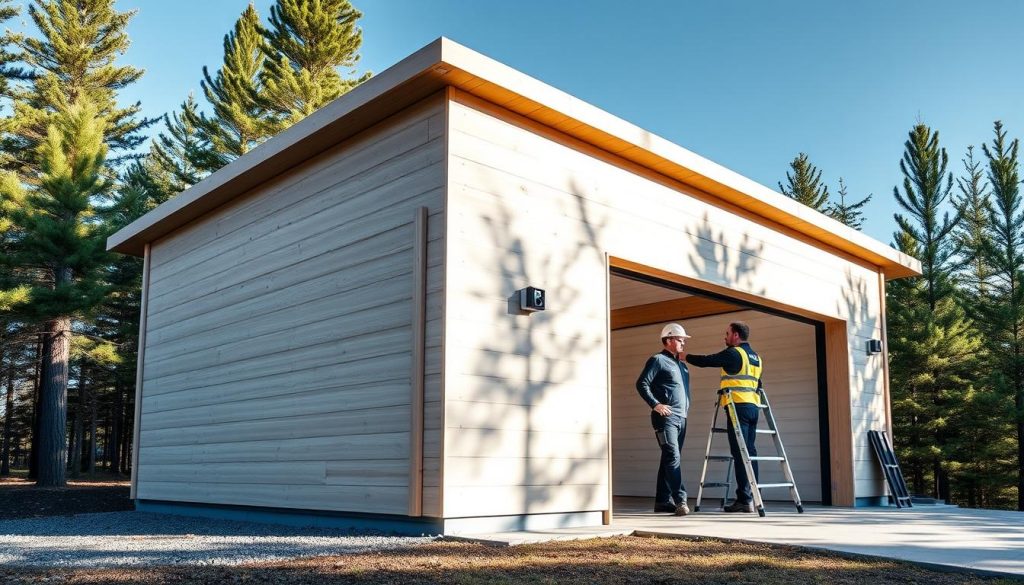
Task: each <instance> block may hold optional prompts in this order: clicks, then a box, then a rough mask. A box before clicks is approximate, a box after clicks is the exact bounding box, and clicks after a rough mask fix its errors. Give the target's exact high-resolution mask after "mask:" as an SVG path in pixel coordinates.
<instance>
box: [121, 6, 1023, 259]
mask: <svg viewBox="0 0 1024 585" xmlns="http://www.w3.org/2000/svg"><path fill="white" fill-rule="evenodd" d="M353 3H354V4H355V5H356V7H357V8H359V9H360V10H362V11H363V13H364V17H363V19H362V20H361V21H360V25H361V27H362V28H363V36H364V42H363V48H362V61H361V62H360V67H359V70H360V71H364V70H371V71H374V72H378V73H379V72H381V71H383V70H384V69H386V68H387V67H388V66H390V65H392V64H394V63H395V62H397V61H399V60H400V59H402V58H403V57H405V56H406V55H408V54H409V53H411V52H413V51H415V50H416V49H418V48H420V47H422V46H423V45H425V44H427V43H429V42H430V41H432V40H433V39H435V38H437V37H439V36H442V35H443V36H447V37H449V38H451V39H453V40H455V41H457V42H459V43H462V44H464V45H467V46H469V47H470V48H472V49H475V50H477V51H479V52H481V53H484V54H486V55H488V56H490V57H493V58H495V59H497V60H499V61H502V62H504V63H506V64H508V65H510V66H512V67H514V68H516V69H519V70H520V71H523V72H525V73H527V74H529V75H531V76H533V77H536V78H538V79H541V80H542V81H545V82H546V83H548V84H550V85H553V86H555V87H557V88H559V89H562V90H564V91H567V92H569V93H571V94H573V95H575V96H577V97H579V98H581V99H583V100H585V101H588V102H590V103H592V104H594V105H596V106H598V107H600V108H602V109H604V110H607V111H609V112H611V113H613V114H615V115H617V116H619V117H621V118H624V119H625V120H628V121H629V122H632V123H634V124H636V125H638V126H640V127H642V128H644V129H647V130H650V131H652V132H654V133H656V134H658V135H660V136H663V137H664V138H667V139H669V140H671V141H673V142H676V143H678V144H680V145H682V146H684V147H686V148H688V149H690V150H692V151H694V152H696V153H698V154H700V155H702V156H705V157H707V158H709V159H711V160H713V161H716V162H718V163H720V164H723V165H725V166H727V167H729V168H731V169H733V170H735V171H737V172H739V173H741V174H743V175H746V176H748V177H750V178H752V179H754V180H756V181H758V182H760V183H762V184H764V185H767V186H769V187H772V188H774V189H777V185H776V183H777V182H778V181H779V180H781V179H783V178H784V177H785V172H786V171H787V170H788V164H789V162H790V161H791V160H792V158H793V157H794V156H795V155H796V154H797V153H798V152H801V151H803V152H806V153H807V154H808V155H809V156H810V157H811V160H812V162H814V163H815V164H816V165H817V166H818V167H819V168H820V169H822V170H823V171H824V172H823V178H824V179H825V180H826V181H827V182H828V184H829V185H830V186H831V189H832V190H833V191H834V190H835V187H836V183H837V181H838V178H839V177H840V176H842V177H843V178H844V179H845V181H846V183H847V185H848V186H849V189H850V193H851V195H853V196H856V197H858V198H859V197H863V196H864V195H866V194H868V193H873V194H874V199H872V201H871V203H869V204H868V207H867V213H868V216H869V219H868V222H867V224H866V226H865V232H866V233H867V234H869V235H871V236H873V237H875V238H877V239H880V240H882V241H883V242H886V243H889V242H890V241H891V234H892V232H893V231H894V229H895V223H894V222H893V220H892V214H893V212H894V211H896V208H895V203H894V202H893V196H892V190H893V187H894V186H895V185H897V184H898V183H900V182H901V181H902V176H901V174H900V171H899V159H900V157H901V156H902V152H903V142H904V140H905V139H906V135H907V132H908V131H909V130H910V128H911V127H912V126H913V124H914V123H915V122H916V121H917V120H922V121H924V122H925V123H927V124H929V125H931V126H932V127H933V128H936V129H938V130H939V132H940V137H941V142H942V144H943V145H944V146H945V147H946V149H947V150H948V152H949V156H950V170H953V171H954V173H955V174H960V172H961V170H962V164H961V162H960V161H961V159H962V158H963V156H964V153H965V151H966V147H967V145H969V144H974V145H980V144H981V143H982V142H987V141H990V140H991V137H992V122H993V121H994V120H996V119H1000V120H1002V121H1003V122H1004V124H1005V126H1006V128H1007V129H1008V130H1009V132H1010V135H1011V137H1018V136H1024V54H1022V44H1021V42H1020V39H1021V30H1022V28H1024V2H1018V1H1016V0H998V1H988V0H985V1H979V2H973V3H970V6H968V5H967V3H965V2H963V1H962V0H961V1H955V2H954V1H947V0H929V1H921V0H900V1H895V2H894V1H891V0H890V1H886V2H882V1H876V0H858V1H847V2H840V1H832V2H829V1H821V0H800V1H796V0H776V1H771V2H765V1H763V0H750V1H730V0H717V1H716V0H707V1H700V2H697V1H684V0H675V1H669V0H651V1H645V0H640V1H637V2H609V1H605V0H545V1H535V0H518V1H515V2H510V1H505V0H502V1H484V0H429V1H428V0H353ZM246 4H248V0H204V1H201V2H200V1H197V0H174V1H168V0H118V6H119V8H120V9H121V10H127V9H138V14H137V16H136V17H135V19H134V21H133V23H132V25H131V27H130V28H129V34H130V35H131V38H132V41H133V44H132V48H131V50H130V51H129V52H128V54H127V55H126V56H125V57H124V59H123V62H125V63H130V64H132V65H136V66H139V67H143V68H145V69H146V71H147V73H146V75H145V76H144V77H143V79H142V80H141V81H140V82H139V83H138V84H136V85H135V86H134V87H132V88H130V89H129V90H126V91H125V92H123V94H122V95H123V96H124V99H125V100H129V99H131V100H135V99H139V100H141V101H142V103H143V108H144V112H145V113H146V115H150V116H155V115H159V114H162V113H163V112H165V111H167V110H170V109H174V108H175V107H176V106H177V105H178V104H179V103H181V101H182V100H183V99H184V98H185V96H186V95H187V94H188V92H189V91H190V90H195V91H197V93H198V90H199V79H200V76H201V69H202V66H203V65H208V66H209V67H210V68H211V70H215V69H216V68H217V67H218V66H219V64H220V60H221V57H222V45H221V43H222V39H223V35H224V34H225V33H226V32H227V31H228V30H229V29H230V28H231V26H232V24H233V23H234V21H235V20H236V19H237V17H238V15H239V14H240V13H241V12H242V10H243V9H244V8H245V6H246ZM270 4H271V0H257V1H256V2H255V5H256V7H257V9H258V10H259V11H260V14H261V15H262V16H263V17H264V19H266V17H267V16H268V15H269V6H270ZM978 150H979V151H980V148H978ZM980 154H981V153H980V152H979V153H978V155H979V156H980Z"/></svg>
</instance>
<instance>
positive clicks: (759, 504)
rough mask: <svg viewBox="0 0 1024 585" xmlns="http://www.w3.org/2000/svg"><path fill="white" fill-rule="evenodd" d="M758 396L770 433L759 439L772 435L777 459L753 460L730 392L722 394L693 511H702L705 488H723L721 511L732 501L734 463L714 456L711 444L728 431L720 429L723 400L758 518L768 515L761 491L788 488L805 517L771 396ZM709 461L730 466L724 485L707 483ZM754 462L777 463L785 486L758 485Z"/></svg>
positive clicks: (758, 457)
mask: <svg viewBox="0 0 1024 585" xmlns="http://www.w3.org/2000/svg"><path fill="white" fill-rule="evenodd" d="M757 392H758V395H759V396H760V399H761V404H760V405H758V408H760V409H762V410H763V411H764V413H765V415H764V419H765V421H766V422H767V424H768V428H767V429H757V434H759V435H770V436H771V437H772V442H773V443H774V444H775V452H776V453H777V454H776V455H772V456H763V455H756V456H754V457H751V456H750V453H749V452H747V443H746V441H744V440H743V431H742V429H740V425H739V419H738V418H737V417H736V408H735V407H736V403H735V402H733V400H732V393H731V392H730V391H729V390H720V391H719V396H716V398H715V415H714V417H712V419H711V431H710V432H708V443H707V447H706V448H705V450H704V466H703V469H701V472H700V487H699V488H698V490H697V504H696V506H695V507H694V510H695V511H697V512H699V511H700V502H701V498H702V497H703V495H704V488H705V487H709V488H711V487H721V488H724V490H725V491H724V495H723V496H722V507H723V508H724V507H725V504H726V502H727V500H728V499H729V488H731V487H732V483H731V476H732V461H733V458H732V456H731V455H712V454H711V444H712V442H713V441H712V439H713V438H714V436H715V433H727V432H729V430H728V428H725V427H719V426H718V413H719V412H720V411H721V410H722V408H721V405H720V400H719V397H720V396H725V397H726V404H725V412H726V416H728V417H729V418H730V419H731V420H732V428H733V433H734V436H735V438H736V442H737V444H738V445H739V451H740V458H741V459H742V460H743V467H744V469H745V470H746V472H747V477H748V478H749V479H750V491H751V494H752V495H753V497H754V508H755V509H756V510H757V514H758V515H759V516H762V517H763V516H764V515H765V510H764V501H763V500H762V498H761V490H763V489H768V488H780V487H785V488H789V495H790V497H791V498H792V500H793V504H794V505H796V511H797V512H799V513H801V514H802V513H803V511H804V506H803V503H802V502H801V501H800V492H798V491H797V489H796V480H795V479H793V470H792V469H791V468H790V466H789V459H788V458H787V457H786V449H785V447H783V445H782V437H781V436H780V435H779V429H778V425H776V424H775V415H774V414H772V408H771V404H770V403H769V402H768V395H767V394H766V393H765V391H764V388H758V389H757ZM710 461H724V462H726V463H727V470H726V474H725V481H724V482H706V481H705V480H706V479H707V472H708V462H710ZM754 461H778V462H779V463H780V464H781V465H782V474H783V476H784V477H785V480H786V481H784V482H782V483H758V482H757V479H756V478H755V477H754V466H753V462H754Z"/></svg>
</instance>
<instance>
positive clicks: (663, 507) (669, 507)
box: [654, 502, 676, 513]
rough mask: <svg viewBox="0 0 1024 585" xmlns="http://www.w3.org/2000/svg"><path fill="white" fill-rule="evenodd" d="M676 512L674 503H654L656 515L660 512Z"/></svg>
mask: <svg viewBox="0 0 1024 585" xmlns="http://www.w3.org/2000/svg"><path fill="white" fill-rule="evenodd" d="M675 511H676V505H675V504H673V503H672V502H655V503H654V512H655V513H658V512H669V513H673V512H675Z"/></svg>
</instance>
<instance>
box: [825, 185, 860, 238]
mask: <svg viewBox="0 0 1024 585" xmlns="http://www.w3.org/2000/svg"><path fill="white" fill-rule="evenodd" d="M846 195H847V193H846V183H845V182H843V178H842V177H839V201H838V202H836V203H832V204H829V205H828V206H827V208H826V211H825V213H826V215H828V216H829V217H831V218H832V219H835V220H837V221H840V222H842V223H844V224H846V225H848V226H850V227H852V228H853V229H855V230H859V229H860V228H861V226H862V225H863V224H864V212H863V211H861V208H863V207H864V206H865V205H867V204H868V201H871V197H872V196H871V195H868V196H867V197H865V198H863V199H861V200H860V201H857V202H851V203H847V202H846Z"/></svg>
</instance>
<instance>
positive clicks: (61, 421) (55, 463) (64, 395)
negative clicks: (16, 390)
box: [36, 317, 71, 487]
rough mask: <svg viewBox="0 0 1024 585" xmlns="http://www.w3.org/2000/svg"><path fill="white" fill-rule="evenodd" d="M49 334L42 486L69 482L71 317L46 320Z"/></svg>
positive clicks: (39, 482)
mask: <svg viewBox="0 0 1024 585" xmlns="http://www.w3.org/2000/svg"><path fill="white" fill-rule="evenodd" d="M46 337H47V338H48V339H49V341H50V343H49V345H50V348H49V351H48V352H47V353H46V354H45V360H46V362H45V363H46V367H45V370H46V377H45V378H44V379H43V385H42V388H41V390H42V391H41V392H40V395H41V399H40V408H39V441H38V443H39V463H38V465H39V477H38V479H37V480H36V485H37V486H40V487H59V486H63V485H64V484H65V483H66V480H65V475H64V470H65V468H66V467H67V451H66V450H65V444H64V443H65V441H66V440H67V408H68V358H69V353H70V349H71V318H70V317H59V318H57V319H54V320H52V321H49V322H48V323H47V331H46Z"/></svg>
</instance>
